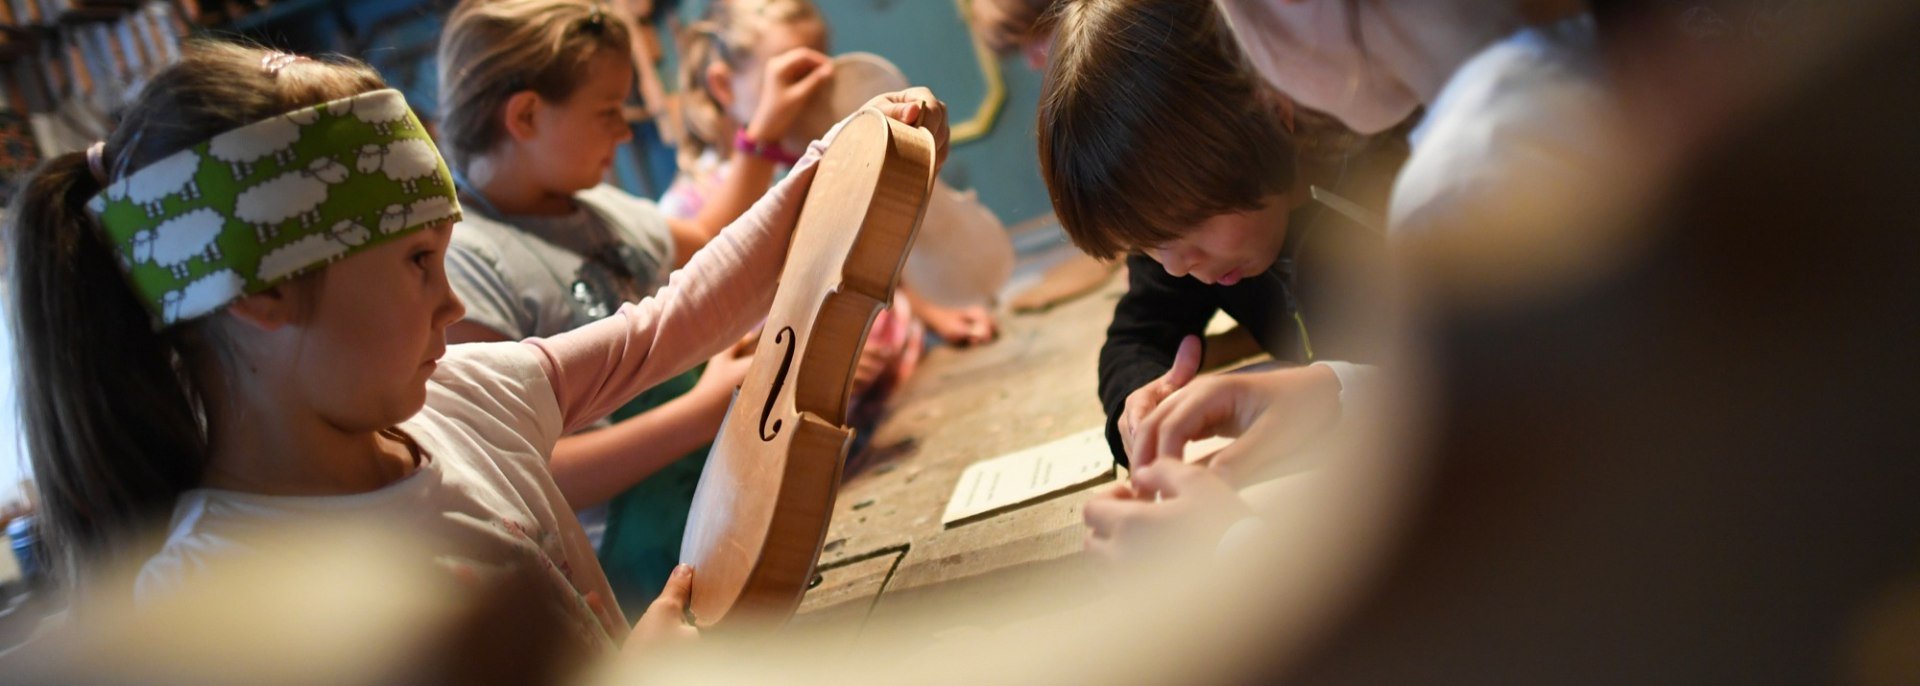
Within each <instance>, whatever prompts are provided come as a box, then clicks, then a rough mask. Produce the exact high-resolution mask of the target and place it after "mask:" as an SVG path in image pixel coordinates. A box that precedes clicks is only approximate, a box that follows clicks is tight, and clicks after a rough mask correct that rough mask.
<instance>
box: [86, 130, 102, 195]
mask: <svg viewBox="0 0 1920 686" xmlns="http://www.w3.org/2000/svg"><path fill="white" fill-rule="evenodd" d="M106 156H107V142H106V141H94V142H93V145H89V146H87V171H90V172H93V180H94V181H96V182H98V183H99V184H100V185H102V186H105V185H107V165H106V160H105V159H104V158H105V157H106Z"/></svg>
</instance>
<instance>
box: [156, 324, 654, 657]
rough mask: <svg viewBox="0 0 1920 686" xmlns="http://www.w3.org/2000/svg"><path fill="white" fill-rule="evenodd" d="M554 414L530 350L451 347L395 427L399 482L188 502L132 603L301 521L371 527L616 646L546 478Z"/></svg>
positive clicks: (590, 565) (618, 624) (609, 611)
mask: <svg viewBox="0 0 1920 686" xmlns="http://www.w3.org/2000/svg"><path fill="white" fill-rule="evenodd" d="M562 422H563V418H562V413H561V409H560V406H559V404H558V402H557V401H556V399H555V394H554V389H553V385H552V382H551V381H550V380H549V378H548V374H547V372H546V371H545V370H544V368H543V367H542V366H541V364H540V359H539V352H538V350H537V349H536V348H534V347H532V346H528V345H526V344H523V343H518V342H514V343H483V344H471V345H456V346H452V347H449V348H448V349H447V354H446V356H445V357H444V358H442V359H441V361H440V366H439V367H438V368H437V369H435V370H434V373H433V377H432V378H431V379H430V380H428V382H427V402H426V406H425V407H424V408H422V409H421V410H420V412H419V413H417V414H415V415H414V416H413V418H411V419H408V420H406V421H405V422H402V423H400V425H399V426H398V427H397V428H398V429H399V431H400V432H402V433H404V434H406V435H407V436H408V437H410V438H412V439H413V441H414V442H415V443H416V444H418V446H419V447H420V449H421V451H422V452H423V453H424V457H423V460H422V463H421V465H420V466H419V467H418V468H417V469H416V470H415V471H414V472H413V473H412V474H410V475H408V476H407V477H405V478H402V479H400V480H399V481H396V482H394V483H392V484H389V485H387V486H386V487H384V488H381V489H379V490H376V491H372V492H369V493H359V494H354V495H344V496H268V495H258V494H252V493H240V492H235V491H225V490H219V489H207V488H203V489H196V490H192V491H188V492H187V493H185V494H183V495H182V496H181V497H180V499H179V501H178V502H177V503H176V504H175V506H174V511H173V520H172V523H171V524H170V525H169V527H168V529H169V533H168V536H167V540H166V542H165V544H164V545H163V546H162V548H161V550H160V552H159V553H158V554H157V555H155V556H154V557H153V558H152V559H151V560H149V561H148V562H147V563H146V565H145V566H144V567H142V569H141V571H140V575H139V578H138V580H137V582H136V586H135V596H136V597H137V598H141V599H147V598H151V597H152V596H154V595H155V594H159V593H164V592H166V591H167V590H168V589H169V588H172V587H175V586H177V585H179V584H181V583H183V582H185V581H187V580H188V579H189V578H191V577H192V576H193V575H194V574H195V572H196V571H197V570H199V569H202V568H204V566H205V565H207V564H208V563H210V562H213V561H215V560H217V559H220V558H225V557H229V556H232V555H234V554H237V553H245V552H246V550H247V548H248V545H247V543H246V541H249V540H260V539H259V538H258V537H260V536H271V535H273V534H274V532H277V531H285V530H287V527H286V525H287V524H288V523H291V522H293V521H296V520H301V519H305V518H327V517H329V516H335V517H349V516H350V517H353V518H355V519H356V520H366V519H371V520H373V521H378V522H381V523H383V524H385V525H389V526H391V527H395V528H396V529H399V530H402V531H405V532H406V533H408V534H412V535H416V536H419V537H423V538H425V539H426V540H429V541H432V542H434V544H435V546H436V549H437V550H436V553H437V554H436V555H435V556H434V562H435V563H436V564H437V565H439V566H440V567H442V568H444V569H446V570H447V571H448V573H449V575H450V577H451V578H450V582H451V580H452V579H453V578H463V579H469V580H470V579H476V578H478V579H486V578H492V577H495V576H496V575H501V574H531V575H532V578H541V579H546V580H548V581H549V582H551V583H552V584H554V587H555V588H554V590H556V591H557V592H558V593H556V597H561V598H568V599H571V600H572V602H568V603H566V605H569V606H571V607H570V608H569V612H568V614H569V615H570V617H569V619H570V620H571V622H572V625H573V626H574V627H575V628H576V629H578V630H579V631H580V632H581V635H582V638H583V639H585V640H586V642H587V643H589V644H593V643H601V644H603V645H605V644H606V643H605V642H608V641H611V642H612V644H616V645H617V644H618V643H619V641H620V640H622V639H624V637H625V636H624V635H625V632H626V627H627V624H626V620H625V618H624V617H623V616H621V614H620V608H619V604H618V603H615V602H612V598H613V591H612V590H611V589H610V588H608V586H607V578H606V575H605V574H604V573H602V572H601V570H600V564H599V562H597V561H596V560H595V559H594V555H593V548H592V546H591V545H589V544H588V542H587V538H586V534H585V532H583V531H582V530H581V528H580V523H579V521H578V520H576V519H575V518H574V516H573V511H572V509H571V508H569V507H567V503H566V500H565V498H564V497H562V496H561V494H560V489H559V487H557V486H555V485H554V482H553V477H552V476H551V475H550V474H549V473H548V471H547V460H548V458H549V457H551V455H552V454H553V445H554V442H555V441H556V440H558V439H559V437H560V436H561V434H562Z"/></svg>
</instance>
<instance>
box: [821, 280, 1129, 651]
mask: <svg viewBox="0 0 1920 686" xmlns="http://www.w3.org/2000/svg"><path fill="white" fill-rule="evenodd" d="M1125 289H1126V282H1125V278H1124V272H1123V273H1122V275H1119V276H1116V277H1115V278H1111V279H1109V280H1108V282H1107V283H1106V284H1105V285H1104V286H1103V287H1102V288H1101V289H1099V290H1098V291H1096V292H1094V293H1092V294H1090V295H1087V296H1085V297H1082V298H1079V299H1077V300H1073V301H1070V302H1067V303H1064V304H1061V305H1059V306H1057V307H1055V308H1054V309H1051V310H1048V311H1045V312H1040V313H1035V314H1024V315H1009V316H1006V317H1005V318H1003V319H1002V320H1001V322H1000V324H1001V333H1000V338H999V340H997V341H995V342H993V343H992V344H990V345H985V346H979V347H975V348H970V349H959V348H953V347H948V346H941V347H938V348H935V349H933V350H931V351H929V353H928V355H927V357H926V358H925V359H924V360H923V361H922V363H921V365H920V367H919V370H918V371H916V372H915V374H914V376H913V377H912V378H910V379H909V380H908V381H907V383H906V384H904V385H903V386H902V387H901V388H900V389H899V391H898V392H897V393H896V394H895V396H894V398H893V401H892V402H891V404H890V407H889V409H888V412H887V414H886V415H885V416H884V417H882V418H881V420H880V421H879V423H878V424H877V426H876V427H875V429H874V431H873V434H872V440H871V441H870V442H869V443H868V445H867V446H866V448H865V450H864V451H862V452H861V453H860V454H859V455H855V456H853V457H850V458H849V460H848V465H849V469H850V470H852V469H858V470H859V471H857V472H850V476H848V477H847V479H846V482H845V485H844V486H843V487H842V488H841V490H840V494H839V496H838V497H837V498H836V500H835V502H834V512H833V519H832V523H831V524H830V525H829V527H828V531H827V537H826V543H825V548H824V551H823V552H822V554H821V556H820V563H819V565H818V568H817V574H818V578H817V579H816V580H815V585H814V587H813V588H812V589H810V590H809V591H808V592H807V595H806V597H805V598H804V599H803V600H802V602H801V606H800V610H799V614H798V616H796V617H795V618H794V620H793V623H792V627H793V628H794V629H795V630H803V631H808V632H809V633H816V634H817V633H820V632H840V633H843V634H844V635H845V636H846V637H848V638H850V639H851V638H857V637H858V636H859V635H860V633H861V631H862V630H863V629H865V628H867V627H869V626H870V625H872V624H873V622H874V621H875V620H876V619H880V618H884V617H885V616H887V615H888V614H890V613H899V612H910V611H912V610H913V609H914V608H915V606H917V605H921V604H923V603H925V602H928V601H936V602H937V601H951V600H955V599H958V598H964V597H966V596H967V595H968V594H976V595H977V594H981V593H991V594H993V595H995V596H996V597H999V598H1007V597H1008V595H1009V594H1021V593H1023V592H1032V593H1035V594H1040V595H1044V596H1045V597H1044V598H1035V599H1033V600H1034V602H1012V603H993V604H991V605H992V606H993V607H996V608H1016V607H1017V608H1021V611H1022V612H1032V613H1043V612H1047V611H1049V610H1050V609H1054V608H1061V609H1064V608H1066V607H1071V606H1073V605H1074V604H1076V603H1085V602H1091V601H1092V600H1094V599H1095V598H1096V594H1097V586H1098V584H1097V583H1095V582H1094V579H1093V578H1092V577H1093V575H1094V574H1095V570H1094V569H1092V568H1091V567H1090V566H1089V565H1088V564H1087V561H1086V560H1082V559H1081V557H1080V555H1079V553H1080V551H1081V540H1082V538H1083V536H1084V535H1085V528H1084V525H1083V524H1082V523H1081V518H1080V507H1081V505H1082V504H1084V503H1085V502H1086V500H1087V498H1088V497H1089V496H1090V495H1091V493H1092V491H1093V490H1094V489H1093V488H1085V489H1081V490H1078V491H1072V492H1068V493H1064V494H1060V495H1057V496H1054V497H1052V498H1049V499H1046V500H1042V501H1039V502H1037V503H1033V504H1030V505H1027V506H1024V507H1020V508H1017V509H1015V510H1012V511H1009V512H1004V513H1001V514H998V515H994V516H991V517H988V518H986V519H982V520H978V521H973V522H970V523H966V524H962V525H959V526H955V527H952V528H946V527H943V526H942V525H941V523H940V515H941V513H942V512H943V511H944V509H945V508H946V505H947V499H948V496H949V495H951V494H952V492H953V487H954V484H955V483H956V482H957V481H958V479H959V477H960V473H961V471H962V470H964V469H965V468H966V467H967V466H968V465H971V464H973V463H974V462H977V461H980V460H984V459H988V458H992V457H996V456H999V455H1003V454H1006V453H1008V452H1012V451H1016V450H1020V449H1023V448H1028V447H1032V446H1036V445H1040V444H1042V443H1046V442H1048V441H1052V440H1055V439H1058V438H1061V437H1064V436H1067V435H1069V434H1073V433H1076V432H1080V431H1084V430H1086V429H1088V428H1092V427H1097V426H1100V424H1101V423H1102V421H1103V419H1104V415H1103V413H1102V411H1101V408H1100V402H1099V400H1098V398H1097V397H1096V396H1095V392H1094V388H1095V385H1096V382H1097V378H1096V362H1097V360H1098V357H1099V352H1100V343H1101V341H1102V340H1103V338H1104V337H1105V332H1106V327H1107V324H1108V322H1109V321H1110V320H1111V319H1112V317H1113V305H1114V301H1115V300H1116V299H1118V298H1119V296H1120V294H1121V293H1122V292H1124V291H1125ZM1042 578H1045V579H1047V580H1049V581H1053V582H1061V583H1038V581H1039V580H1040V579H1042ZM1062 587H1065V588H1084V589H1086V593H1084V594H1067V595H1066V596H1062V594H1060V593H1058V592H1057V589H1059V588H1062ZM1040 589H1048V590H1046V591H1044V592H1042V591H1041V590H1040ZM1016 599H1018V598H1017V597H1016ZM1020 619H1022V617H1019V616H997V617H996V616H987V617H969V618H967V619H965V620H964V621H965V622H969V623H982V622H984V623H997V622H1002V621H1005V622H1011V621H1018V620H1020ZM956 621H961V620H958V619H956Z"/></svg>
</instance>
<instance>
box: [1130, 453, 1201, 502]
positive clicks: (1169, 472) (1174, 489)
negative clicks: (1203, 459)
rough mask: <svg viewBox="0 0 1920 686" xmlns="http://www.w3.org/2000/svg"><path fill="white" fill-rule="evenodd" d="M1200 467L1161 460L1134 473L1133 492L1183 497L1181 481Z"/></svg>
mask: <svg viewBox="0 0 1920 686" xmlns="http://www.w3.org/2000/svg"><path fill="white" fill-rule="evenodd" d="M1197 469H1199V467H1195V466H1193V465H1189V464H1187V463H1185V462H1180V461H1178V460H1160V461H1158V462H1155V463H1153V464H1152V465H1150V466H1146V467H1141V468H1139V469H1136V470H1134V471H1133V490H1134V491H1136V492H1139V493H1152V494H1155V495H1158V496H1163V497H1166V498H1178V497H1180V495H1181V481H1182V479H1183V478H1184V477H1187V476H1190V472H1191V471H1192V470H1197Z"/></svg>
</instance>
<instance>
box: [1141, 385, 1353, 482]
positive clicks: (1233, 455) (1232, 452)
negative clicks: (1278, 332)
mask: <svg viewBox="0 0 1920 686" xmlns="http://www.w3.org/2000/svg"><path fill="white" fill-rule="evenodd" d="M1339 418H1340V379H1339V377H1336V376H1334V373H1333V370H1332V369H1329V368H1327V367H1326V366H1323V365H1309V366H1306V367H1293V368H1289V369H1276V370H1273V371H1266V372H1249V373H1244V374H1219V375H1214V376H1209V377H1207V378H1205V379H1201V380H1199V381H1196V382H1194V383H1193V384H1191V385H1189V386H1187V387H1186V388H1182V389H1180V390H1178V391H1175V392H1173V394H1171V395H1169V396H1167V398H1166V399H1165V400H1164V401H1162V402H1161V403H1160V406H1159V407H1158V408H1156V409H1154V410H1153V411H1152V412H1151V413H1148V415H1147V416H1146V418H1145V419H1143V420H1141V422H1140V424H1139V425H1138V426H1137V427H1136V428H1135V436H1134V446H1133V447H1134V450H1135V451H1136V452H1135V454H1134V455H1133V459H1134V464H1136V465H1145V464H1152V463H1154V462H1155V461H1156V460H1157V459H1159V458H1160V457H1163V456H1173V457H1175V458H1176V459H1178V457H1179V456H1180V454H1181V451H1182V450H1183V449H1184V448H1185V447H1186V445H1187V443H1188V442H1191V441H1197V440H1201V439H1204V438H1209V437H1213V436H1226V437H1229V438H1235V439H1237V440H1235V441H1234V442H1233V443H1231V444H1229V445H1228V446H1227V447H1225V448H1221V449H1220V451H1219V452H1217V453H1214V454H1213V460H1212V461H1211V463H1209V467H1210V468H1212V469H1214V470H1216V471H1219V472H1221V473H1222V476H1224V477H1225V478H1227V479H1230V480H1237V479H1239V478H1242V477H1244V476H1245V475H1246V474H1249V473H1252V472H1257V471H1259V467H1260V466H1262V465H1263V464H1264V463H1266V462H1270V461H1272V460H1273V459H1274V458H1276V457H1280V456H1285V455H1289V454H1292V453H1293V452H1294V451H1295V450H1298V449H1299V448H1300V447H1301V446H1302V445H1304V444H1305V443H1306V442H1307V441H1308V440H1309V439H1312V438H1313V437H1314V436H1316V435H1318V434H1319V433H1320V432H1321V431H1323V430H1325V429H1326V428H1328V427H1330V426H1332V425H1333V423H1334V422H1335V421H1336V420H1338V419H1339ZM1168 461H1169V462H1172V461H1173V460H1168Z"/></svg>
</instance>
